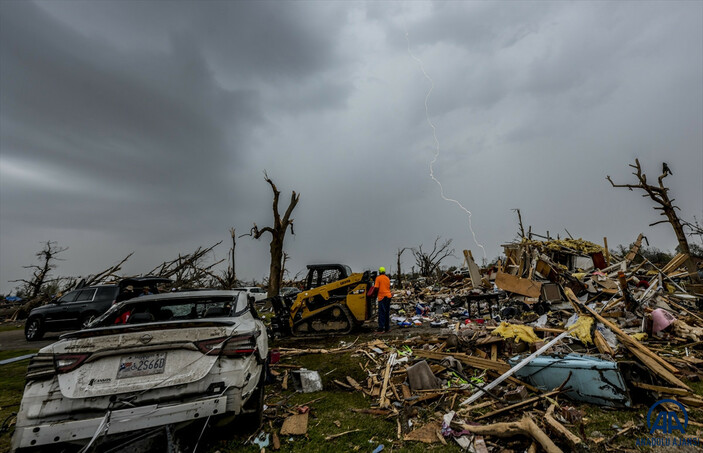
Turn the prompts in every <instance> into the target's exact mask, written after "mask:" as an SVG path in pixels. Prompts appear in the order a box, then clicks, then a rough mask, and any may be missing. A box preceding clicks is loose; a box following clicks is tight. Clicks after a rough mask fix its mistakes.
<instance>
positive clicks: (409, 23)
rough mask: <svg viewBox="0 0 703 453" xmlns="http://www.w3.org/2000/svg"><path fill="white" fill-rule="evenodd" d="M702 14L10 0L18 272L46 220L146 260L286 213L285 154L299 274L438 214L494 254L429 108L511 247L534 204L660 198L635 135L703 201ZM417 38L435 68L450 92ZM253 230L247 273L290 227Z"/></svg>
mask: <svg viewBox="0 0 703 453" xmlns="http://www.w3.org/2000/svg"><path fill="white" fill-rule="evenodd" d="M702 17H703V6H701V5H700V4H695V3H686V2H661V3H655V2H648V3H646V4H642V3H630V2H618V3H588V2H578V3H544V2H538V3H534V2H530V3H526V2H522V3H515V2H502V3H497V2H431V3H429V2H268V1H238V2H216V1H209V2H196V1H192V2H191V1H179V2H149V1H139V2H122V1H114V2H112V1H101V2H92V1H91V2H74V1H71V2H63V1H49V2H38V3H32V2H13V1H5V2H2V3H0V174H1V175H2V177H1V178H0V233H1V234H0V249H1V250H0V280H1V281H0V285H5V284H6V281H7V279H9V278H22V277H23V276H24V275H23V274H22V273H21V272H22V270H21V268H20V266H21V265H22V264H28V263H29V262H31V260H32V259H33V253H34V252H35V251H36V248H37V244H38V243H39V241H41V240H49V239H50V240H58V241H59V242H60V244H61V245H63V246H69V247H70V252H69V253H72V254H73V255H71V256H69V257H68V258H70V259H69V260H67V261H66V263H65V264H62V267H61V272H62V273H63V274H64V275H70V274H81V273H82V274H85V273H88V272H91V271H94V270H96V268H100V269H102V268H104V267H106V266H107V265H109V264H111V263H113V262H114V260H117V259H119V258H120V257H122V256H124V255H126V254H127V253H129V252H130V251H134V250H135V249H136V250H138V253H136V254H135V256H134V257H133V258H132V259H131V260H130V263H129V265H128V268H127V269H126V270H125V272H134V273H140V272H145V271H146V270H147V268H151V267H153V265H155V264H158V263H159V262H161V261H162V260H164V259H170V258H173V257H174V255H176V254H177V253H179V252H187V251H190V250H192V249H194V248H195V247H197V246H199V245H210V244H212V243H214V242H216V241H219V240H222V239H225V240H227V239H228V234H227V230H228V228H229V227H231V226H234V227H236V228H237V231H238V232H240V233H243V232H246V231H248V229H249V228H250V227H251V225H252V222H256V223H257V224H259V225H266V224H268V223H269V222H270V220H271V212H270V203H271V192H270V188H269V187H268V186H267V184H266V183H265V182H264V181H263V175H262V170H264V169H266V170H267V171H268V173H269V175H270V176H271V177H272V178H273V179H274V181H275V182H276V183H277V185H278V187H279V189H280V190H281V191H282V203H283V201H285V202H286V203H287V201H288V198H289V194H290V190H296V191H297V192H298V193H301V201H300V204H299V205H298V207H297V208H296V211H295V213H294V217H295V220H296V235H295V236H290V237H288V238H287V239H286V250H287V251H288V252H289V253H290V254H291V256H292V261H291V271H292V272H291V273H292V274H294V273H295V272H296V271H297V270H299V269H302V268H304V266H305V264H308V263H311V262H319V261H327V262H328V261H338V262H345V263H347V264H350V265H352V266H353V267H354V268H355V269H357V270H359V269H363V268H368V267H376V266H377V265H379V264H385V265H386V267H390V268H392V267H393V266H392V262H393V261H394V260H395V250H396V249H397V248H398V247H407V246H416V245H418V244H420V243H425V244H430V243H431V242H432V241H433V240H434V238H435V237H436V236H437V235H441V236H444V237H447V238H454V239H455V246H456V247H457V249H458V250H461V249H463V248H471V249H472V250H473V252H474V256H480V255H481V252H480V250H479V249H478V247H477V246H476V245H475V244H473V240H472V235H471V233H470V232H469V230H468V225H467V217H466V215H465V213H463V212H462V211H461V210H459V209H457V208H456V206H454V205H451V204H449V203H446V202H444V201H442V200H441V198H440V196H439V188H438V186H437V185H436V183H435V182H433V181H432V180H431V179H430V178H429V168H428V167H429V162H430V160H431V159H432V157H433V155H434V153H435V152H436V149H435V144H434V139H433V134H432V129H431V128H430V126H429V125H428V124H427V117H426V114H427V115H429V118H430V120H431V121H432V123H433V125H434V126H435V128H436V132H437V138H438V141H439V143H440V153H439V156H438V158H437V162H436V164H435V166H434V171H435V175H436V176H437V177H438V178H440V180H441V181H442V183H443V184H444V188H445V193H446V194H447V195H448V196H450V197H452V198H456V199H458V200H460V201H461V202H462V203H463V204H464V205H465V206H466V207H467V208H469V209H470V210H471V211H472V212H473V214H474V216H473V226H474V229H475V231H476V234H477V236H478V240H479V241H480V242H481V243H483V244H484V245H485V246H486V248H487V256H488V258H489V259H490V258H492V257H494V256H496V255H498V253H499V252H500V249H499V244H500V243H503V242H505V241H508V240H510V239H512V238H513V236H514V234H515V231H516V221H515V215H514V213H513V212H512V211H511V209H512V208H521V210H522V212H523V220H524V221H525V223H526V224H528V225H533V227H534V231H539V232H544V231H545V230H550V231H551V232H552V233H554V232H555V231H557V230H558V231H560V232H561V229H562V228H564V227H566V228H568V229H569V231H570V232H571V233H573V234H575V235H578V236H583V237H585V238H587V239H590V240H594V241H598V240H599V239H600V238H602V237H603V236H608V240H609V243H613V244H617V243H627V242H629V241H631V240H633V238H634V237H636V235H637V233H639V232H640V231H642V230H643V229H645V228H646V225H647V224H649V223H651V222H652V221H653V219H652V217H653V213H652V210H651V206H650V205H649V204H648V203H646V202H645V201H644V200H642V199H640V197H636V196H633V195H632V194H631V193H628V192H627V191H617V190H615V189H612V188H610V186H609V184H608V183H607V182H606V181H605V180H604V177H605V175H606V174H611V175H612V176H613V177H614V178H615V179H616V180H617V181H623V182H624V181H627V180H628V178H629V177H630V175H629V167H627V164H628V163H631V162H632V161H633V160H634V158H635V157H640V158H641V159H642V162H643V165H645V166H646V168H647V171H648V172H650V173H653V172H656V171H657V169H658V168H657V167H658V165H660V161H661V160H662V159H663V157H662V156H663V153H664V152H666V153H667V154H666V159H667V162H669V164H670V165H672V169H673V171H674V172H675V177H674V178H672V179H671V181H670V184H671V187H672V193H676V194H677V196H676V198H677V201H678V202H679V203H680V204H681V207H682V209H683V212H685V213H690V215H689V216H688V217H689V218H690V217H692V216H693V215H700V214H703V206H701V200H702V198H701V197H700V193H701V192H703V186H701V184H703V183H701V182H700V173H701V168H703V153H702V152H701V148H703V136H702V135H701V134H702V132H701V128H700V124H701V123H703V87H702V84H701V82H700V81H701V80H702V79H703V58H702V55H703V44H702V43H703V31H702V30H703V24H702V22H701V18H702ZM408 50H410V51H411V52H412V54H413V55H414V56H416V57H418V58H419V59H421V61H422V63H423V66H424V68H425V69H426V71H427V73H428V75H429V76H430V77H431V79H432V82H433V83H434V88H433V90H432V93H431V95H430V97H429V99H428V101H427V105H428V109H427V112H426V111H425V99H426V96H427V93H428V90H429V88H430V82H429V81H428V80H427V79H426V78H425V77H424V75H423V73H422V71H421V69H420V66H419V65H418V63H417V61H415V60H414V59H413V58H411V56H410V55H409V53H408ZM697 181H698V182H697ZM282 208H283V207H282ZM654 217H656V216H654ZM654 220H656V219H654ZM657 228H659V229H651V230H649V231H644V232H645V233H646V234H647V235H648V236H649V237H650V240H651V242H652V243H654V244H657V246H658V247H660V248H663V249H667V248H673V245H675V240H672V236H673V235H672V234H671V232H670V231H668V230H666V227H665V226H661V227H657ZM237 247H238V263H239V266H241V267H240V268H239V269H238V272H239V275H241V276H243V277H244V278H249V279H251V278H257V279H260V278H262V277H263V276H264V274H265V273H266V271H267V268H268V265H267V260H268V256H267V252H268V242H267V239H263V240H261V241H253V240H250V239H249V238H242V239H240V240H239V241H238V245H237ZM221 248H223V249H224V246H222V247H221ZM224 254H225V251H224V250H219V249H218V250H217V251H216V253H215V255H217V256H222V255H224ZM410 261H411V260H410V259H409V258H406V259H405V260H404V266H405V267H406V268H408V267H409V266H410V265H411V263H410ZM458 262H459V260H458V259H457V262H452V263H448V264H458ZM2 289H5V288H4V287H3V288H2Z"/></svg>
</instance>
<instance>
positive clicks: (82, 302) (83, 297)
mask: <svg viewBox="0 0 703 453" xmlns="http://www.w3.org/2000/svg"><path fill="white" fill-rule="evenodd" d="M96 291H97V289H96V288H85V289H81V290H80V292H79V293H78V296H77V297H76V299H75V300H74V301H73V302H68V303H66V304H64V305H63V313H62V316H63V322H62V323H61V324H62V326H64V327H65V328H68V329H72V328H76V327H80V322H81V318H82V317H83V313H84V312H86V311H87V310H88V306H89V305H90V303H91V302H93V299H94V298H95V292H96Z"/></svg>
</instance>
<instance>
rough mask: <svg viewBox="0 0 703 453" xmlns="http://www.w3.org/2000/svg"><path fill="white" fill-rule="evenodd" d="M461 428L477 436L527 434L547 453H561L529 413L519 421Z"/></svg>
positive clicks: (463, 426)
mask: <svg viewBox="0 0 703 453" xmlns="http://www.w3.org/2000/svg"><path fill="white" fill-rule="evenodd" d="M461 427H462V429H465V430H466V431H468V432H470V433H473V434H477V435H479V436H493V437H514V436H520V435H522V436H528V437H530V438H532V439H534V440H535V442H537V443H538V444H540V445H541V446H542V448H543V449H544V451H546V452H547V453H561V451H562V450H561V449H560V448H559V447H557V446H556V445H555V444H554V442H552V441H551V439H550V438H549V437H548V436H547V435H546V434H545V433H544V431H542V430H541V429H540V428H539V426H537V424H536V423H535V422H534V421H533V420H532V418H531V417H530V416H529V415H525V416H524V417H523V418H522V420H520V421H519V422H511V423H494V424H492V425H485V426H472V425H461Z"/></svg>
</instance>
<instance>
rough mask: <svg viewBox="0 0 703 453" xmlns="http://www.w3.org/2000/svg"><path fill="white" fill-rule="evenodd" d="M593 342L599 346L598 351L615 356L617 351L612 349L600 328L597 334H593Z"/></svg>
mask: <svg viewBox="0 0 703 453" xmlns="http://www.w3.org/2000/svg"><path fill="white" fill-rule="evenodd" d="M593 343H595V345H596V347H597V348H598V351H599V352H600V353H601V354H606V355H609V356H611V357H613V356H615V352H614V351H613V350H612V348H611V347H610V345H609V344H608V342H607V341H605V338H603V334H602V333H600V330H598V329H596V331H595V335H594V336H593Z"/></svg>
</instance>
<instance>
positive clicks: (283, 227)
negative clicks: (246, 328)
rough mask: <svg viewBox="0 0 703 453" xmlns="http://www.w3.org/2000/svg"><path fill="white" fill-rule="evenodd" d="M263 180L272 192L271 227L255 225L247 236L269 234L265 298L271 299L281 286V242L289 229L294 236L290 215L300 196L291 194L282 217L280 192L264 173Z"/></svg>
mask: <svg viewBox="0 0 703 453" xmlns="http://www.w3.org/2000/svg"><path fill="white" fill-rule="evenodd" d="M264 179H265V180H266V182H267V183H269V185H270V186H271V190H272V191H273V227H264V228H261V229H259V227H258V226H256V224H254V227H253V228H252V229H251V233H250V234H249V235H251V236H253V237H254V239H259V238H261V236H262V235H263V234H264V233H271V242H270V243H269V252H270V254H271V265H270V269H269V284H268V294H267V296H266V297H273V296H277V295H278V291H279V289H280V286H281V268H282V260H283V240H284V239H285V237H286V231H287V230H288V227H290V232H291V234H295V232H294V231H293V219H291V218H290V215H291V214H292V213H293V209H295V206H296V205H297V204H298V200H300V194H296V193H295V190H294V191H293V192H292V193H291V196H290V203H288V208H287V209H286V212H285V213H284V214H283V217H281V215H280V214H279V213H278V199H279V197H280V195H281V192H280V191H279V190H278V188H277V187H276V185H275V184H274V183H273V181H271V179H270V178H269V177H268V175H267V174H266V172H264Z"/></svg>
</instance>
